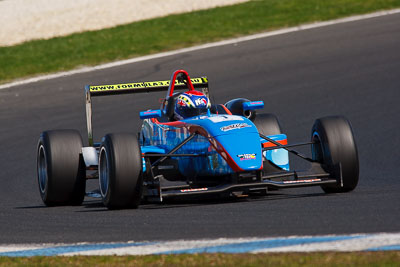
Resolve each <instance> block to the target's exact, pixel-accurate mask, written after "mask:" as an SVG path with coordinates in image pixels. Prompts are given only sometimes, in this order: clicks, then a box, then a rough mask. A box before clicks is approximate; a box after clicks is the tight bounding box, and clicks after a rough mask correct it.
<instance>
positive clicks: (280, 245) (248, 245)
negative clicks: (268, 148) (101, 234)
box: [0, 233, 400, 257]
mask: <svg viewBox="0 0 400 267" xmlns="http://www.w3.org/2000/svg"><path fill="white" fill-rule="evenodd" d="M380 250H381V251H385V250H394V251H398V250H400V233H377V234H352V235H326V236H288V237H274V238H219V239H205V240H177V241H160V242H133V241H131V242H121V243H75V244H26V245H0V257H1V256H6V257H7V256H8V257H32V256H73V255H157V254H195V253H268V252H315V251H380Z"/></svg>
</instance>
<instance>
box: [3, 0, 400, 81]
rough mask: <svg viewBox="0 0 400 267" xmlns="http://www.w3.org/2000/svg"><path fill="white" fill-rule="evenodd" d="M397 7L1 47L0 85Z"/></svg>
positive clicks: (123, 30)
mask: <svg viewBox="0 0 400 267" xmlns="http://www.w3.org/2000/svg"><path fill="white" fill-rule="evenodd" d="M396 7H400V0H260V1H251V2H248V3H244V4H240V5H233V6H228V7H221V8H215V9H210V10H204V11H198V12H193V13H189V14H181V15H171V16H167V17H163V18H157V19H152V20H146V21H140V22H136V23H132V24H127V25H123V26H118V27H114V28H111V29H105V30H99V31H92V32H85V33H79V34H72V35H69V36H66V37H59V38H53V39H50V40H37V41H31V42H26V43H23V44H20V45H16V46H11V47H0V83H4V82H6V81H10V80H13V79H16V78H21V77H29V76H35V75H38V74H42V73H49V72H56V71H65V70H70V69H74V68H77V67H81V66H87V65H96V64H99V63H104V62H109V61H114V60H119V59H126V58H132V57H137V56H141V55H147V54H152V53H156V52H161V51H167V50H173V49H177V48H182V47H188V46H193V45H196V44H200V43H205V42H210V41H217V40H221V39H224V38H230V37H235V36H240V35H246V34H252V33H257V32H262V31H269V30H273V29H277V28H283V27H288V26H294V25H298V24H302V23H307V22H314V21H323V20H330V19H335V18H339V17H345V16H349V15H353V14H363V13H368V12H373V11H376V10H383V9H391V8H396Z"/></svg>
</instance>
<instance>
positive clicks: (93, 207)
mask: <svg viewBox="0 0 400 267" xmlns="http://www.w3.org/2000/svg"><path fill="white" fill-rule="evenodd" d="M321 196H328V195H327V194H325V193H306V194H284V193H280V192H273V193H268V195H266V196H246V197H224V198H222V197H213V198H207V199H206V198H204V197H203V198H193V199H168V200H164V201H163V202H162V203H143V204H141V205H140V206H139V209H141V210H158V209H175V208H185V207H199V206H208V205H226V204H232V203H243V202H250V203H251V202H260V201H263V202H267V201H275V200H284V199H296V198H311V197H321ZM83 207H84V208H85V209H84V210H78V211H76V212H103V211H107V210H108V209H107V208H106V207H104V206H103V203H102V202H101V201H90V202H84V203H83Z"/></svg>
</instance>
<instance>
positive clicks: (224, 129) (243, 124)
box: [220, 122, 251, 132]
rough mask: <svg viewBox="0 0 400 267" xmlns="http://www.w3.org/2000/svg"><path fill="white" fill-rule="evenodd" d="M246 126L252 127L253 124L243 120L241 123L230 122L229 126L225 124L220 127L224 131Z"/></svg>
mask: <svg viewBox="0 0 400 267" xmlns="http://www.w3.org/2000/svg"><path fill="white" fill-rule="evenodd" d="M246 127H251V125H249V124H247V123H245V122H241V123H234V124H230V125H227V126H223V127H221V128H220V129H221V131H223V132H227V131H231V130H236V129H242V128H246Z"/></svg>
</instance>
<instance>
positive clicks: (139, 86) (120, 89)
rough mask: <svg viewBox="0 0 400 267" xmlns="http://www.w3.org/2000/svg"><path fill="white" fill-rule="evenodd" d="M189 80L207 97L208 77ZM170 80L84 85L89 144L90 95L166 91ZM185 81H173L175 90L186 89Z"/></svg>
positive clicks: (90, 136) (90, 124)
mask: <svg viewBox="0 0 400 267" xmlns="http://www.w3.org/2000/svg"><path fill="white" fill-rule="evenodd" d="M190 81H191V82H192V84H193V87H194V88H197V89H202V91H203V93H205V94H206V95H207V97H209V94H208V79H207V77H200V78H191V79H190ZM169 85H170V81H169V80H168V81H153V82H133V83H123V84H110V85H86V86H85V95H86V122H87V130H88V138H89V146H93V144H94V143H93V129H92V100H91V98H92V97H95V96H105V95H119V94H134V93H151V92H160V91H168V89H169ZM187 88H188V87H187V85H186V83H185V81H183V82H182V81H178V80H176V81H175V87H174V89H175V90H184V89H187Z"/></svg>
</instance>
